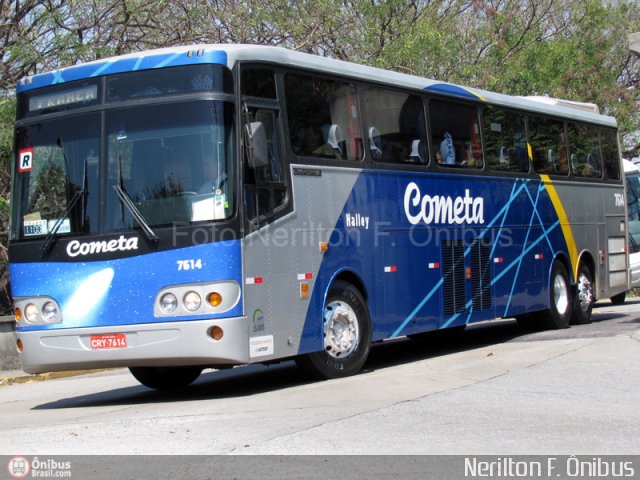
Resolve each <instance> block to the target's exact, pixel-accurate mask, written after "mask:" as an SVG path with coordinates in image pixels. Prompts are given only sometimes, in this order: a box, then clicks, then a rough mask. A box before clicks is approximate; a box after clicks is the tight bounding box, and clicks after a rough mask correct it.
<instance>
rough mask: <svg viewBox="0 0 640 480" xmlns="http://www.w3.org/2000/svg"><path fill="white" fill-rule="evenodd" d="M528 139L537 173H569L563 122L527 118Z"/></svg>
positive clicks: (536, 117)
mask: <svg viewBox="0 0 640 480" xmlns="http://www.w3.org/2000/svg"><path fill="white" fill-rule="evenodd" d="M529 138H530V144H531V149H532V152H533V167H534V168H535V171H536V172H537V173H549V174H552V175H567V174H568V173H569V162H568V158H567V142H566V139H565V135H564V122H560V121H557V120H552V119H550V118H547V117H539V116H533V115H532V116H531V117H529Z"/></svg>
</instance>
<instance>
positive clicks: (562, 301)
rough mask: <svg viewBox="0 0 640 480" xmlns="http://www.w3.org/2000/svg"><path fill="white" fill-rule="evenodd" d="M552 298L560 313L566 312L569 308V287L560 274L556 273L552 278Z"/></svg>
mask: <svg viewBox="0 0 640 480" xmlns="http://www.w3.org/2000/svg"><path fill="white" fill-rule="evenodd" d="M553 300H554V302H555V305H556V310H557V311H558V313H559V314H560V315H564V314H565V313H567V309H568V308H569V289H568V288H567V282H565V280H564V278H563V277H562V275H556V278H555V279H554V280H553Z"/></svg>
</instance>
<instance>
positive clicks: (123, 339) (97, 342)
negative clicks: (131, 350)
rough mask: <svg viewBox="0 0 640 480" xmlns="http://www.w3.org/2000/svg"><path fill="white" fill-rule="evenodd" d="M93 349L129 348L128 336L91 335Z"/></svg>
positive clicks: (121, 334) (117, 334)
mask: <svg viewBox="0 0 640 480" xmlns="http://www.w3.org/2000/svg"><path fill="white" fill-rule="evenodd" d="M90 344H91V349H92V350H100V349H103V348H127V336H126V335H125V334H124V333H113V334H108V335H91V343H90Z"/></svg>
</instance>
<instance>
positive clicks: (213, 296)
mask: <svg viewBox="0 0 640 480" xmlns="http://www.w3.org/2000/svg"><path fill="white" fill-rule="evenodd" d="M207 301H208V302H209V305H211V306H212V307H219V306H220V304H221V303H222V295H220V294H219V293H218V292H212V293H210V294H209V295H208V296H207Z"/></svg>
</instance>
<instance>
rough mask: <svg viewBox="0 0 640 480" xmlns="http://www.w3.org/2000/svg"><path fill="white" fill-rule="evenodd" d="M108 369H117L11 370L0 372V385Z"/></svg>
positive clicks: (75, 375) (73, 375) (74, 375)
mask: <svg viewBox="0 0 640 480" xmlns="http://www.w3.org/2000/svg"><path fill="white" fill-rule="evenodd" d="M109 370H117V369H114V368H97V369H93V370H69V371H66V372H46V373H36V374H33V375H32V374H29V373H25V372H23V371H21V370H20V371H16V372H11V373H9V374H8V375H4V376H3V375H2V374H1V373H0V387H5V386H9V385H16V384H21V383H32V382H43V381H45V380H55V379H58V378H68V377H77V376H80V375H87V374H90V373H99V372H107V371H109Z"/></svg>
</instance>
